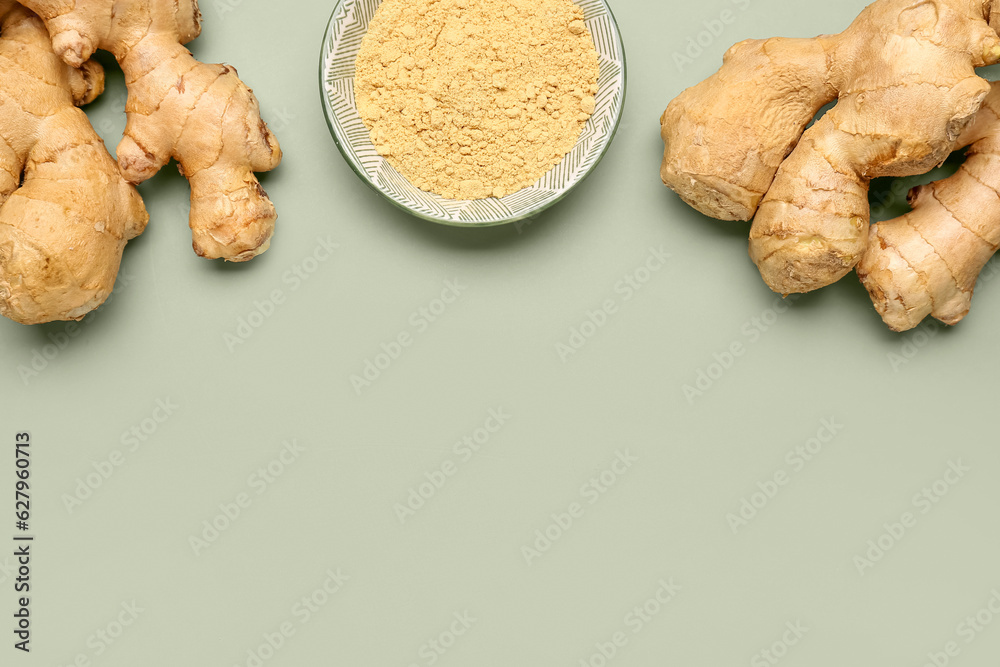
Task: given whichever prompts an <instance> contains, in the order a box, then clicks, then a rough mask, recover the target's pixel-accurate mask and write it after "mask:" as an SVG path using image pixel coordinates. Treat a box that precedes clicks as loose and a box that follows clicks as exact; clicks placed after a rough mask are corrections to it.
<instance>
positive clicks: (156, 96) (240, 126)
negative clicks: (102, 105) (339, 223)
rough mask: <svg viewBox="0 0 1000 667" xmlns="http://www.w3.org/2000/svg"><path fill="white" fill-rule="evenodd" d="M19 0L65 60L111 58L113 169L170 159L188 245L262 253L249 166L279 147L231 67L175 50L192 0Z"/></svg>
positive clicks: (255, 167)
mask: <svg viewBox="0 0 1000 667" xmlns="http://www.w3.org/2000/svg"><path fill="white" fill-rule="evenodd" d="M20 2H21V4H23V5H25V6H27V7H29V8H30V9H32V10H33V11H35V12H36V13H37V14H39V15H40V16H41V17H42V19H43V20H44V21H45V24H46V26H47V27H48V30H49V33H50V34H51V36H52V45H53V48H54V49H55V51H56V53H58V54H59V55H60V56H61V57H62V58H63V60H65V61H66V62H67V63H68V64H70V65H74V66H79V65H80V64H81V63H82V62H84V61H85V60H86V59H87V58H89V57H90V56H91V55H92V54H93V52H94V51H95V50H96V49H103V50H105V51H109V52H111V53H112V54H113V55H114V56H115V58H116V59H117V61H118V63H119V65H120V66H121V68H122V71H123V72H124V73H125V81H126V83H127V85H128V103H127V107H126V113H127V125H126V128H125V137H124V138H123V139H122V141H121V143H120V144H119V145H118V161H119V163H120V165H121V170H122V173H123V174H124V175H125V178H126V179H128V180H129V181H130V182H132V183H141V182H143V181H146V180H148V179H149V178H151V177H152V176H154V175H155V174H156V173H157V172H158V171H159V170H160V169H161V168H162V167H163V166H164V165H165V164H166V163H167V162H168V161H169V160H170V158H175V159H176V160H177V162H178V165H179V166H180V169H181V172H182V173H183V174H184V175H185V176H186V177H187V179H188V180H189V181H190V183H191V215H190V224H191V231H192V235H193V245H194V249H195V252H196V253H198V255H200V256H202V257H207V258H210V259H218V258H222V259H226V260H229V261H233V262H242V261H246V260H249V259H251V258H253V257H255V256H256V255H258V254H260V253H262V252H264V251H265V250H267V248H268V247H269V245H270V241H271V236H272V234H273V232H274V222H275V219H276V218H277V214H276V213H275V210H274V205H273V204H272V203H271V200H270V199H269V198H268V196H267V193H265V192H264V189H263V188H262V187H261V186H260V183H259V182H258V180H257V178H256V176H255V175H254V172H261V171H269V170H271V169H274V168H275V167H276V166H278V163H279V162H280V161H281V149H280V147H279V146H278V142H277V139H275V137H274V135H273V134H272V133H271V131H270V130H269V129H268V127H267V125H266V123H264V121H263V120H262V119H261V117H260V109H259V105H258V103H257V99H256V98H255V97H254V95H253V91H251V90H250V89H249V88H247V86H246V85H244V83H243V82H242V81H240V79H239V77H238V76H237V74H236V70H235V69H233V68H232V67H230V66H228V65H207V64H205V63H201V62H199V61H197V60H196V59H195V58H194V57H193V56H192V55H191V53H190V52H189V51H188V50H187V49H186V48H184V46H183V44H186V43H187V42H189V41H191V40H192V39H194V38H195V37H197V36H198V34H199V33H200V31H201V15H200V13H199V11H198V4H197V1H196V0H20Z"/></svg>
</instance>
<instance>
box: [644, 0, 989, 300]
mask: <svg viewBox="0 0 1000 667" xmlns="http://www.w3.org/2000/svg"><path fill="white" fill-rule="evenodd" d="M991 4H992V3H991V0H924V1H918V0H878V1H877V2H875V3H873V4H872V5H869V6H868V7H867V8H865V9H864V10H863V11H862V12H861V14H860V15H859V16H858V18H857V19H856V20H855V21H854V23H852V24H851V26H850V27H848V28H847V30H845V31H844V32H842V33H840V34H839V35H825V36H821V37H817V38H815V39H783V38H775V39H769V40H748V41H745V42H741V43H739V44H737V45H736V46H734V47H733V48H732V49H730V50H729V52H728V53H727V54H726V57H725V59H724V63H723V65H722V68H721V69H720V70H719V71H718V72H717V73H716V74H714V75H713V76H711V77H710V78H708V79H707V80H705V81H703V82H702V83H700V84H698V85H697V86H695V87H693V88H690V89H688V90H686V91H684V92H683V93H682V94H681V95H680V96H678V97H677V99H675V100H674V101H673V102H671V104H670V106H668V107H667V110H666V111H665V112H664V114H663V117H662V118H661V129H662V137H663V140H664V142H665V151H664V160H663V166H662V169H661V176H662V178H663V181H664V183H666V184H667V185H669V186H670V187H671V188H673V189H674V190H675V191H677V192H678V194H679V195H680V196H681V197H682V198H683V199H684V201H686V202H688V203H689V204H691V205H692V206H694V207H695V208H697V209H698V210H699V211H701V212H702V213H705V214H706V215H709V216H712V217H717V218H721V219H724V220H749V219H750V218H752V217H754V215H755V214H756V218H755V220H754V223H753V226H752V228H751V233H750V256H751V258H752V259H753V260H754V263H756V264H757V266H758V268H759V269H760V272H761V275H762V276H763V278H764V280H765V282H766V283H767V284H768V285H769V286H770V287H771V289H773V290H774V291H776V292H778V293H780V294H789V293H795V292H808V291H811V290H814V289H818V288H820V287H823V286H825V285H828V284H830V283H833V282H835V281H837V280H839V279H840V278H842V277H843V276H844V275H846V274H847V273H849V272H850V271H851V270H852V269H853V268H854V267H855V265H856V264H857V263H858V262H859V261H860V260H861V258H862V255H863V254H864V252H865V249H866V247H867V243H868V227H869V220H870V217H869V205H868V197H867V195H868V186H869V182H870V180H871V179H872V178H876V177H882V176H909V175H915V174H921V173H925V172H926V171H928V170H930V169H931V168H933V167H934V166H935V165H937V164H940V163H941V162H943V161H944V159H945V158H946V157H947V156H948V154H949V153H950V152H951V151H952V150H953V148H954V146H955V142H956V140H957V139H958V138H959V136H960V135H961V134H962V132H963V131H964V130H965V129H966V127H967V126H968V125H969V124H970V123H971V122H972V119H973V118H974V117H975V115H976V112H977V111H978V110H979V107H980V105H981V104H982V102H983V100H984V98H985V97H986V95H987V93H988V92H989V90H990V87H989V84H988V83H987V82H986V81H985V80H983V79H981V78H980V77H978V76H977V75H976V73H975V70H974V68H976V67H981V66H984V65H991V64H994V63H996V62H997V61H998V60H1000V38H998V36H997V33H996V31H995V30H994V29H993V28H991V27H990V26H991V25H993V26H997V25H1000V3H998V7H997V8H995V9H994V8H993V7H992V6H991ZM834 99H837V100H838V102H837V104H836V105H835V106H834V107H833V108H832V109H831V110H830V111H828V112H827V113H826V114H824V115H823V117H822V118H821V119H820V120H819V121H818V122H816V123H815V124H814V125H813V126H812V127H810V128H809V129H808V130H805V127H806V125H807V124H808V123H809V122H810V121H811V120H812V119H813V117H814V116H815V114H816V113H817V111H818V110H819V109H820V108H821V107H822V106H823V105H824V104H827V103H828V102H831V101H833V100H834ZM786 156H787V157H786Z"/></svg>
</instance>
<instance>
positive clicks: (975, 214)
mask: <svg viewBox="0 0 1000 667" xmlns="http://www.w3.org/2000/svg"><path fill="white" fill-rule="evenodd" d="M958 144H959V147H964V146H970V145H971V147H970V149H969V151H968V158H967V159H966V161H965V163H964V164H963V165H962V166H961V167H960V168H959V170H958V171H957V172H956V173H955V174H954V175H953V176H951V177H950V178H946V179H944V180H943V181H938V182H936V183H931V184H930V185H926V186H922V187H918V188H914V189H913V190H912V191H911V192H910V197H909V200H910V204H911V205H912V207H913V210H912V211H910V212H909V213H907V214H906V215H903V216H902V217H899V218H896V219H894V220H888V221H886V222H879V223H876V224H874V225H872V226H871V231H870V234H871V237H870V238H871V241H870V243H869V245H868V250H867V251H866V252H865V255H864V257H863V259H862V260H861V263H860V264H859V265H858V276H859V277H860V278H861V282H862V283H863V284H864V286H865V287H866V288H867V289H868V292H869V294H871V297H872V301H873V302H874V303H875V308H876V309H877V310H878V312H879V314H880V315H881V316H882V319H883V320H884V321H885V323H886V324H888V325H889V327H890V328H891V329H893V330H895V331H906V330H908V329H912V328H913V327H915V326H917V325H918V324H920V322H921V321H922V320H923V319H924V318H925V317H927V316H928V315H933V316H934V317H935V318H937V319H939V320H941V321H942V322H944V323H945V324H957V323H958V322H959V321H960V320H961V319H962V318H964V317H965V316H966V315H967V314H968V312H969V308H970V306H971V302H972V292H973V290H974V289H975V286H976V280H977V278H978V277H979V273H980V272H981V271H982V270H983V267H985V266H986V263H987V262H988V261H989V260H990V258H991V257H992V256H993V254H994V253H995V252H996V250H997V248H998V247H1000V84H996V83H995V84H993V87H992V90H991V91H990V94H989V96H987V98H986V102H985V103H984V104H983V107H982V109H980V111H979V114H978V115H977V116H976V120H975V122H974V123H973V124H972V125H970V126H969V128H968V129H967V130H966V131H965V132H964V133H963V134H962V137H961V138H960V139H959V142H958Z"/></svg>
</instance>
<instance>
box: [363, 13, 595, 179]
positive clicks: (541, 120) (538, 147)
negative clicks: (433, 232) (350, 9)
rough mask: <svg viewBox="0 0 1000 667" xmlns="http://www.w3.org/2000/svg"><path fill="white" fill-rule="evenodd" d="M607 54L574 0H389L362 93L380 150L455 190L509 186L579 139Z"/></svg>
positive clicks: (374, 27) (371, 32) (401, 167)
mask: <svg viewBox="0 0 1000 667" xmlns="http://www.w3.org/2000/svg"><path fill="white" fill-rule="evenodd" d="M597 77H598V57H597V50H596V49H595V48H594V40H593V38H592V37H591V35H590V32H589V31H588V30H587V28H586V26H585V25H584V22H583V11H582V10H581V9H580V8H579V7H578V6H576V5H575V4H573V3H572V2H571V0H384V2H382V4H381V5H379V8H378V10H377V11H376V12H375V16H374V17H373V18H372V20H371V23H370V24H369V27H368V32H367V34H366V35H365V38H364V40H363V42H362V44H361V50H360V52H359V54H358V59H357V63H356V76H355V84H354V85H355V93H354V94H355V99H356V102H357V106H358V110H359V111H360V112H361V118H362V119H363V120H364V122H365V125H366V126H367V127H368V129H369V130H370V132H371V139H372V143H374V144H375V147H376V149H377V150H378V152H379V154H381V155H382V156H384V157H385V158H386V159H387V160H388V161H389V163H390V164H391V165H392V166H393V167H395V168H396V170H397V171H399V172H400V173H401V174H402V175H403V176H404V177H406V178H407V179H408V180H409V181H410V182H411V183H413V184H414V185H416V186H417V187H419V188H421V189H423V190H427V191H430V192H435V193H437V194H440V195H442V196H444V197H447V198H449V199H482V198H485V197H503V196H505V195H508V194H511V193H513V192H517V191H518V190H520V189H522V188H524V187H527V186H529V185H532V184H533V183H534V182H535V181H537V180H538V179H539V178H541V177H542V176H543V175H545V173H546V172H548V171H549V170H550V169H551V168H552V167H553V166H554V165H556V164H557V163H559V161H561V160H562V158H563V157H564V156H565V155H566V153H568V152H569V151H570V150H572V148H573V146H574V145H575V144H576V142H577V139H579V136H580V132H581V130H582V129H583V126H584V124H585V123H586V122H587V120H588V119H589V118H590V115H591V114H592V113H593V112H594V95H595V94H596V93H597Z"/></svg>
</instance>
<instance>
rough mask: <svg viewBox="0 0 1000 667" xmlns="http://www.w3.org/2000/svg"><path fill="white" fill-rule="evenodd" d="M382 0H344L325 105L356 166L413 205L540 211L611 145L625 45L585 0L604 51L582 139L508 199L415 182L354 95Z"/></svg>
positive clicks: (505, 214)
mask: <svg viewBox="0 0 1000 667" xmlns="http://www.w3.org/2000/svg"><path fill="white" fill-rule="evenodd" d="M380 2H381V0H338V1H337V5H336V7H335V8H334V10H333V16H332V17H331V18H330V25H329V27H328V28H327V31H326V37H325V38H324V41H323V52H322V54H321V57H320V87H321V90H322V96H323V108H324V110H325V111H326V119H327V123H328V124H329V126H330V131H331V132H332V133H333V138H334V141H336V143H337V147H338V148H340V152H341V153H343V155H344V158H345V159H346V160H347V162H348V164H350V165H351V168H352V169H354V171H355V172H356V173H357V174H358V176H360V177H361V179H362V180H363V181H365V182H366V183H368V184H369V185H370V186H371V187H373V188H374V189H375V190H376V191H378V192H380V193H381V194H383V195H384V196H385V197H387V198H388V199H389V200H390V201H391V202H393V203H394V204H396V205H397V206H399V207H400V208H403V209H405V210H406V211H408V212H409V213H412V214H413V215H416V216H418V217H421V218H425V219H427V220H431V221H433V222H439V223H442V224H446V225H454V226H461V227H489V226H493V225H500V224H504V223H508V222H515V221H518V220H523V219H525V218H529V217H531V216H534V215H537V214H538V213H540V212H541V211H542V210H544V209H546V208H548V207H549V206H552V205H553V204H555V203H556V202H557V201H559V200H560V199H562V198H563V197H564V196H566V194H567V193H569V191H570V190H571V189H572V188H573V186H575V185H576V184H577V183H579V182H580V181H582V180H583V179H584V177H586V176H587V174H589V173H590V172H591V171H592V170H593V169H594V167H596V166H597V163H598V162H600V160H601V158H602V157H603V156H604V153H605V152H606V151H607V149H608V147H609V146H610V145H611V141H612V139H613V138H614V135H615V131H616V130H617V129H618V123H619V121H620V120H621V116H622V109H623V108H624V105H625V81H626V70H625V49H624V47H623V45H622V38H621V33H620V32H619V30H618V24H617V23H615V19H614V16H613V15H612V13H611V9H610V8H609V7H608V5H607V2H606V1H605V0H577V4H578V5H579V6H580V8H581V9H583V13H584V19H585V21H586V23H587V27H588V28H589V29H590V33H591V35H593V37H594V44H595V45H596V47H597V53H598V55H599V56H600V67H601V73H600V78H599V79H598V94H597V96H596V102H597V104H596V107H595V109H594V114H593V116H592V117H591V118H590V120H589V121H588V122H587V125H586V126H585V127H584V129H583V132H582V133H581V135H580V139H579V140H578V141H577V143H576V146H575V147H574V148H573V150H572V151H570V152H569V153H568V154H567V155H566V157H565V158H564V159H563V160H562V162H560V163H559V164H557V165H556V166H555V167H553V168H552V170H551V171H549V172H548V173H547V174H546V175H545V176H543V177H542V178H541V179H539V180H538V182H536V183H535V184H534V185H532V186H530V187H527V188H524V189H523V190H520V191H519V192H515V193H514V194H511V195H508V196H506V197H503V198H501V199H494V198H490V199H479V200H475V201H463V200H452V199H445V198H444V197H441V196H439V195H436V194H432V193H429V192H424V191H423V190H421V189H419V188H417V187H415V186H414V185H411V184H410V182H409V181H407V180H406V179H405V178H403V176H401V175H400V174H399V172H397V171H396V170H395V169H394V168H393V167H392V166H391V165H390V164H389V163H388V162H387V161H386V160H385V158H383V157H382V156H380V155H379V154H378V152H377V151H376V150H375V146H374V145H372V142H371V138H370V137H369V134H368V128H367V127H365V124H364V122H363V121H362V120H361V116H360V115H359V114H358V108H357V106H356V105H355V103H354V62H355V60H356V58H357V55H358V51H359V50H360V48H361V40H362V38H364V36H365V32H367V30H368V22H369V21H371V18H372V16H373V15H374V14H375V10H376V9H377V8H378V6H379V4H380Z"/></svg>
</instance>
